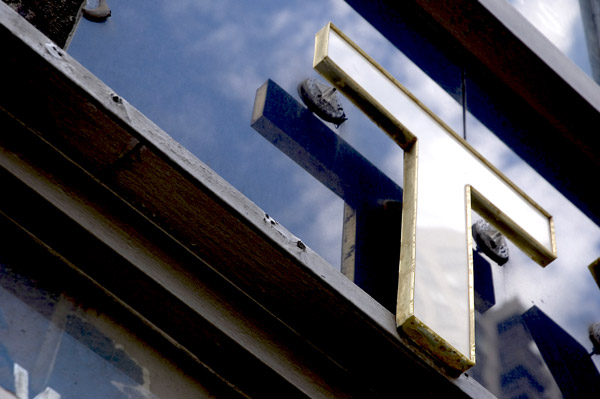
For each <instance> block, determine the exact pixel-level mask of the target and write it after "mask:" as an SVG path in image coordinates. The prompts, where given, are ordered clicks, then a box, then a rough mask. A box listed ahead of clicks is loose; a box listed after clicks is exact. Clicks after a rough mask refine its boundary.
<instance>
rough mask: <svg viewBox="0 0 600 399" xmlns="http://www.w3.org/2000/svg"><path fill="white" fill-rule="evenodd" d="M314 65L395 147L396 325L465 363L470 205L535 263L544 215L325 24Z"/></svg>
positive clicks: (470, 310) (471, 346)
mask: <svg viewBox="0 0 600 399" xmlns="http://www.w3.org/2000/svg"><path fill="white" fill-rule="evenodd" d="M314 68H315V69H316V70H317V71H318V72H319V73H321V74H322V75H323V76H324V77H325V78H326V79H328V80H329V81H330V82H331V83H332V84H333V85H335V86H336V87H337V88H338V89H339V90H340V91H342V92H343V93H344V94H345V95H346V96H347V97H348V98H350V100H351V101H352V102H354V103H355V104H356V105H357V106H358V107H359V108H361V109H362V110H363V112H365V113H366V114H367V115H368V116H369V117H370V118H371V120H373V122H375V123H376V124H377V125H378V126H379V127H381V129H382V130H384V131H385V132H386V133H387V134H388V135H389V136H390V137H391V138H392V139H393V140H394V141H395V142H396V143H397V144H398V145H399V146H400V147H402V148H403V149H404V194H403V195H404V198H403V211H402V226H401V227H402V238H401V253H400V266H399V267H400V273H399V284H398V302H397V311H396V324H397V326H398V328H399V329H401V330H403V331H404V332H405V333H406V334H407V335H408V336H409V337H410V338H411V339H412V340H413V341H414V342H415V343H416V344H417V347H419V348H421V350H422V351H423V353H425V354H426V355H427V356H429V357H432V358H433V359H434V360H436V361H437V362H441V363H442V364H443V365H445V366H447V367H450V368H451V369H453V370H456V371H460V372H462V371H465V370H467V369H468V368H469V367H471V366H473V365H474V364H475V315H474V314H475V311H474V305H473V301H474V300H473V256H472V235H471V224H472V223H471V210H474V211H476V212H477V213H478V214H479V215H480V216H482V217H484V218H485V219H486V220H487V221H488V222H490V223H491V224H492V225H494V226H495V227H496V228H497V229H498V230H500V231H501V232H502V233H503V234H504V235H505V236H506V237H508V238H509V239H510V240H511V241H512V242H513V243H514V244H515V245H517V246H518V247H519V248H521V249H522V250H523V251H524V252H525V253H527V254H528V255H529V256H530V257H531V258H532V259H533V260H535V261H536V262H537V263H539V264H540V265H542V266H545V265H547V264H549V263H550V262H552V261H553V260H554V259H556V244H555V239H554V228H553V222H552V217H551V216H550V215H549V214H548V213H546V212H545V211H544V210H543V209H542V208H541V207H540V206H538V205H537V204H536V203H535V202H534V201H533V200H531V199H530V198H529V197H528V196H527V195H526V194H525V193H524V192H522V191H521V190H519V189H518V188H517V187H516V186H515V185H514V184H513V183H512V182H511V181H509V180H508V179H507V178H506V177H505V176H503V175H502V173H501V172H500V171H498V170H497V169H496V168H495V167H494V166H493V165H491V164H490V163H489V162H488V161H487V160H485V159H484V158H483V157H482V156H481V155H480V154H478V153H477V152H476V151H475V150H474V149H473V148H472V147H471V146H469V144H467V142H465V141H464V140H463V139H462V138H461V137H459V136H458V135H457V134H456V133H455V132H453V131H452V130H451V129H450V128H449V127H448V126H447V125H446V124H444V123H443V122H442V121H441V120H440V119H439V118H438V117H437V116H435V115H434V114H433V113H432V112H431V111H430V110H429V109H427V108H426V107H425V106H424V105H423V104H421V103H420V102H419V101H418V100H417V99H416V98H415V97H414V96H413V95H412V94H411V93H410V92H409V91H408V90H406V88H404V87H403V86H402V85H401V84H400V83H399V82H398V81H397V80H396V79H394V78H393V77H392V76H391V75H390V74H389V73H388V72H387V71H385V70H384V69H383V68H382V67H381V66H380V65H378V64H377V63H376V62H375V61H374V60H372V59H371V58H370V57H369V56H368V55H367V54H366V53H364V52H363V51H362V50H361V49H360V48H359V47H358V46H357V45H356V44H354V43H353V42H352V41H351V40H350V39H348V38H347V37H346V36H345V35H344V34H343V33H342V32H341V31H339V30H338V29H337V28H336V27H335V26H333V25H332V24H331V23H330V24H328V25H327V26H325V28H323V29H322V30H321V31H320V32H319V33H317V37H316V43H315V58H314ZM400 121H402V123H401V122H400ZM444 159H446V160H449V161H442V162H440V160H444Z"/></svg>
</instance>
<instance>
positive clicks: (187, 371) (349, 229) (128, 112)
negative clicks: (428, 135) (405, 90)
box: [0, 0, 600, 399]
mask: <svg viewBox="0 0 600 399" xmlns="http://www.w3.org/2000/svg"><path fill="white" fill-rule="evenodd" d="M6 3H8V4H4V3H0V36H1V37H2V39H1V41H0V42H2V43H3V45H4V52H3V53H4V56H3V60H4V62H3V65H4V67H3V72H2V85H1V87H2V90H1V91H2V94H1V95H0V111H1V112H0V126H1V131H2V134H1V135H0V148H1V151H0V176H1V177H0V181H1V182H2V195H0V225H1V226H2V227H1V228H0V232H1V234H2V245H1V246H0V248H1V249H0V295H1V296H2V300H1V301H0V397H1V398H18V399H24V398H29V397H31V398H40V399H42V398H70V397H85V398H95V397H98V398H100V397H102V398H107V397H109V398H154V397H156V398H164V397H178V398H186V397H240V398H247V397H257V398H263V397H266V398H270V397H274V398H295V397H324V398H331V397H334V398H343V397H364V398H379V397H381V398H389V397H404V396H414V395H418V396H419V397H451V398H453V397H460V398H466V397H471V398H488V397H489V398H493V397H499V398H504V397H507V398H517V397H540V398H560V397H567V398H583V397H596V396H597V394H598V392H599V391H600V377H599V375H598V370H597V364H598V360H597V359H596V355H595V354H594V352H595V350H594V345H595V344H594V341H592V340H590V338H588V327H589V326H592V325H594V323H597V322H600V290H599V287H600V286H599V284H598V280H597V277H596V276H597V274H596V272H597V269H598V262H595V260H596V259H598V257H600V230H599V229H598V226H599V224H600V205H599V203H598V201H597V195H596V190H595V180H596V178H595V176H597V175H598V172H600V156H599V154H600V153H599V151H598V148H600V138H599V136H598V135H597V134H596V133H595V132H596V130H597V129H596V126H598V123H596V122H597V121H598V120H599V119H600V88H599V87H598V86H597V84H596V83H594V81H593V80H592V79H591V78H589V77H588V76H587V75H586V74H585V72H584V71H582V70H581V69H580V68H579V67H577V66H576V65H575V64H573V62H572V61H570V60H569V58H568V57H567V55H565V54H563V53H561V52H560V51H559V50H558V49H557V48H556V47H555V46H554V45H552V44H551V43H550V42H549V41H548V40H547V39H546V38H545V37H544V36H543V35H541V34H540V33H539V32H538V31H537V30H535V29H534V28H533V27H532V26H531V25H530V24H529V23H528V22H527V21H526V20H525V18H523V17H522V16H521V15H520V14H519V13H518V12H517V11H516V10H515V9H513V8H512V6H511V5H510V4H508V3H504V2H497V1H492V0H477V1H452V2H448V1H436V2H430V1H418V0H416V1H411V2H401V4H398V3H399V2H392V1H378V2H371V1H361V0H356V1H354V0H352V1H350V0H347V1H345V2H343V1H332V2H329V3H327V4H317V3H314V4H313V3H311V2H308V3H305V2H299V3H298V4H300V3H302V4H301V6H298V5H297V4H295V3H294V2H290V4H289V5H286V6H282V5H277V6H273V5H267V4H264V5H256V4H255V5H253V6H252V7H251V8H248V9H246V8H245V7H246V6H245V5H239V4H238V5H237V8H236V7H232V5H231V4H229V3H228V2H222V3H217V4H210V3H203V2H198V3H194V4H192V3H193V2H192V3H185V4H184V3H181V4H171V3H168V2H165V3H157V4H155V5H152V6H147V8H144V7H143V6H141V5H140V4H141V3H139V4H138V3H136V2H129V3H128V4H111V3H109V4H108V6H110V7H111V14H110V16H109V17H108V18H107V19H106V18H105V19H102V20H101V21H100V22H98V21H97V20H95V21H88V20H83V19H82V20H80V15H81V9H80V8H79V7H72V5H70V6H69V5H68V4H66V3H65V4H64V7H56V8H54V9H53V10H50V11H49V10H47V9H43V8H42V9H40V8H37V9H36V8H34V7H35V4H38V3H37V2H31V3H30V4H27V2H25V1H23V2H10V1H9V2H6ZM22 3H23V4H22ZM58 3H59V2H56V4H58ZM142 3H144V2H142ZM318 3H320V2H318ZM307 4H308V5H307ZM61 5H62V3H61ZM294 7H295V8H294ZM238 8H239V9H238ZM582 9H584V8H583V7H582ZM32 10H34V11H32ZM36 12H37V14H36ZM46 12H47V13H48V15H47V17H46V16H45V15H44V13H46ZM32 14H35V16H36V17H37V18H38V19H37V20H39V18H41V19H43V20H47V19H52V18H58V19H59V20H63V21H70V24H69V23H67V24H66V25H65V27H64V28H63V29H62V31H61V32H60V34H59V33H53V32H52V31H50V30H45V29H42V28H43V27H44V26H46V25H45V24H43V23H41V22H40V23H36V21H37V20H36V19H34V18H33V17H32ZM23 17H27V19H26V18H23ZM330 20H331V21H334V22H335V23H336V24H337V26H339V27H340V28H341V29H342V30H343V31H344V32H346V33H347V34H348V35H349V36H352V37H353V38H354V39H355V40H356V41H357V42H358V41H360V43H359V44H360V45H361V46H363V48H364V49H365V51H366V52H368V53H369V55H370V56H371V57H373V59H376V60H378V62H380V63H381V64H382V65H384V66H385V67H386V68H389V69H390V71H392V73H393V74H395V75H394V76H395V77H396V78H397V79H398V80H400V81H401V82H402V84H404V85H406V86H407V87H409V89H410V90H412V91H413V92H415V93H416V95H417V96H418V97H419V98H422V99H423V101H424V102H425V103H426V104H427V106H428V107H430V108H431V109H432V110H433V112H434V113H435V114H436V115H437V116H438V117H439V118H441V119H442V120H444V121H447V123H448V124H449V125H450V126H451V128H452V129H454V130H456V131H457V132H459V133H462V134H463V137H464V138H465V140H466V141H467V142H469V143H471V145H473V146H474V147H475V148H476V149H477V150H478V151H481V152H482V153H483V154H484V156H486V157H488V158H490V161H491V162H492V163H493V164H494V165H495V166H496V167H498V168H499V169H500V170H501V171H502V173H505V174H507V175H508V176H509V178H511V179H513V180H514V181H515V182H516V184H517V185H520V186H521V188H522V189H523V190H524V191H525V192H527V193H528V194H529V195H531V196H533V197H534V200H535V201H537V202H540V203H541V205H542V206H544V207H545V208H547V209H548V210H549V212H550V213H552V214H553V216H554V223H555V227H556V230H557V246H558V250H557V253H558V259H557V261H556V262H554V263H551V264H550V265H548V266H546V267H545V268H540V267H539V266H537V265H535V263H534V262H532V261H530V260H529V259H528V257H527V256H522V254H520V253H519V251H518V249H516V247H514V246H512V244H510V246H509V253H510V255H509V260H508V263H507V264H505V265H504V266H499V265H498V264H496V262H495V261H494V260H492V259H491V258H490V257H489V256H487V255H484V254H482V250H481V249H482V248H480V247H477V251H475V252H474V254H473V255H472V256H473V257H474V261H473V268H474V273H473V274H474V281H473V285H474V291H473V292H474V308H475V311H474V317H475V338H474V341H475V358H476V365H475V366H474V367H471V368H468V369H467V370H461V371H460V372H456V370H454V369H452V368H451V367H448V365H447V364H444V362H440V359H439V358H436V357H435V356H434V357H432V356H429V355H427V353H424V352H423V350H422V347H421V346H420V345H419V344H418V343H415V342H414V341H413V340H411V338H410V337H409V336H407V335H406V334H404V333H403V331H402V329H398V328H397V325H396V321H395V317H394V316H395V315H394V308H395V304H394V300H395V295H396V291H395V289H396V285H397V284H396V281H394V278H395V277H394V274H393V273H394V272H395V273H396V274H397V268H396V266H397V263H398V258H399V255H398V250H399V249H400V243H399V241H398V240H399V235H400V234H401V233H402V232H401V231H400V230H399V228H398V226H399V223H398V219H397V218H398V217H399V216H400V214H401V213H402V209H399V208H398V203H400V201H399V199H398V198H394V201H392V202H390V201H387V202H386V200H390V198H391V196H392V194H388V193H387V192H386V194H385V195H384V196H383V197H377V199H375V200H373V201H374V203H377V204H378V205H377V206H380V207H377V206H375V205H374V206H373V207H367V206H365V207H364V208H361V207H360V206H358V205H356V204H355V203H354V202H353V201H357V199H356V198H357V197H359V196H360V195H362V194H360V193H364V192H366V191H368V190H367V188H366V185H367V183H361V184H360V185H359V186H358V190H357V193H354V192H352V193H350V188H349V187H350V185H349V184H350V183H348V184H346V183H345V182H346V181H348V180H350V181H359V176H362V175H361V173H362V172H361V171H364V170H368V172H365V177H364V179H365V180H364V181H365V182H368V181H372V179H375V177H377V178H378V179H379V178H380V177H381V176H384V175H386V176H389V178H387V177H385V178H384V177H381V179H382V180H381V181H386V182H387V181H388V180H390V181H391V182H390V183H389V187H392V188H391V189H390V190H391V191H390V192H394V193H402V187H401V186H402V176H401V175H402V172H398V170H401V168H398V167H397V166H398V162H397V160H398V159H400V160H402V155H403V152H402V149H400V148H396V147H397V146H395V145H391V144H390V143H389V142H388V141H385V140H387V138H386V137H385V135H384V134H382V133H381V132H380V131H379V128H378V127H377V126H376V124H373V123H372V122H371V121H370V120H369V119H367V118H365V117H364V116H362V114H361V112H360V111H359V110H356V109H355V108H354V107H353V106H352V104H350V103H349V102H347V101H346V100H343V104H342V105H343V107H344V110H345V111H346V115H347V116H348V121H345V122H343V124H342V125H340V126H339V127H335V126H332V125H331V124H327V123H324V122H323V121H320V120H318V119H317V118H316V117H315V116H313V115H312V114H310V113H308V111H306V110H305V108H304V106H303V105H302V103H301V101H300V98H299V96H298V95H296V93H295V89H296V86H297V85H298V83H299V82H300V81H301V80H302V79H304V78H305V77H306V76H310V75H311V74H313V73H314V72H313V71H312V68H311V62H312V46H313V43H314V42H313V38H314V35H315V34H316V33H317V31H318V29H320V28H321V27H322V26H323V25H324V24H325V23H326V22H327V21H330ZM29 21H31V23H30V22H29ZM338 21H339V22H338ZM32 23H33V24H37V25H38V28H39V29H37V28H36V27H35V26H34V25H32ZM56 26H58V25H56ZM315 27H316V28H315ZM72 32H74V33H72ZM55 34H56V37H54V36H53V35H55ZM181 43H184V44H185V47H181V48H180V47H178V46H179V44H181ZM380 44H381V46H379V45H380ZM307 49H308V50H307ZM590 51H592V50H590ZM591 58H593V57H591ZM408 64H411V65H414V68H413V67H412V66H411V67H410V68H406V69H405V68H404V67H405V65H408ZM306 65H307V66H306ZM254 67H255V68H254ZM411 68H413V69H411ZM418 71H419V72H418ZM315 76H316V75H315ZM415 76H419V77H421V76H422V78H419V79H421V80H415ZM265 81H270V82H273V83H274V85H273V86H269V87H275V84H276V87H277V89H276V90H277V93H279V94H280V95H281V96H283V97H281V98H286V99H289V100H285V101H283V100H281V99H280V100H277V102H276V105H278V108H276V109H275V111H274V116H273V117H271V119H269V121H270V122H273V123H275V122H274V119H277V118H280V122H281V123H282V124H283V125H280V126H283V127H280V128H279V129H280V130H281V132H283V131H286V132H289V131H294V129H296V130H297V131H298V137H299V138H298V139H295V140H296V141H285V140H291V139H290V138H289V137H292V136H291V134H290V136H284V135H282V134H280V133H278V135H277V136H273V137H269V136H268V132H266V133H265V130H264V129H263V130H262V131H260V129H259V128H258V127H257V125H256V119H255V118H254V115H256V105H255V104H256V103H257V101H258V100H257V99H258V97H259V96H256V97H255V93H256V90H257V89H259V87H262V83H264V82H265ZM275 82H276V83H275ZM434 86H435V88H434ZM259 91H260V90H259ZM249 92H250V95H249ZM428 92H431V93H433V95H431V96H430V97H431V98H433V100H432V99H430V97H428V96H427V93H428ZM290 93H291V94H290ZM440 93H441V94H440ZM286 96H287V97H286ZM444 96H446V97H444ZM442 97H443V98H444V99H443V100H442V102H440V103H436V102H435V99H436V98H442ZM284 104H285V106H284ZM253 107H254V110H253ZM253 112H254V114H253ZM262 115H266V112H263V114H262ZM251 116H252V117H251ZM251 119H252V120H251ZM238 120H239V121H241V122H238ZM375 122H376V123H377V122H378V121H377V120H375ZM251 124H253V126H251ZM159 126H160V127H159ZM163 129H164V130H163ZM256 131H259V132H260V133H261V135H262V137H261V135H259V134H256ZM363 131H364V132H366V133H367V134H366V136H365V137H363V136H360V135H359V134H358V132H363ZM271 132H272V130H271ZM316 132H319V133H318V134H316ZM482 132H484V133H482ZM303 137H309V138H310V137H312V138H314V139H315V140H316V141H315V142H314V143H313V142H312V141H301V140H304V139H303ZM340 137H341V138H343V139H344V140H341V139H340ZM265 138H266V139H267V140H265ZM312 138H311V140H312ZM488 138H489V139H490V140H497V141H487V140H488ZM329 139H331V140H332V141H331V142H329V141H326V140H329ZM281 143H284V144H281ZM331 143H334V144H331ZM487 143H492V144H487ZM328 145H334V146H335V148H336V152H334V154H333V155H329V156H328V155H327V154H326V151H325V150H324V149H326V148H328V147H327V146H328ZM486 146H489V148H488V147H486ZM500 147H501V148H505V147H506V151H505V150H503V151H505V152H495V150H496V149H497V148H500ZM490 148H491V149H490ZM290 149H291V150H290ZM286 151H287V152H286ZM388 151H390V152H389V153H388ZM298 154H299V155H298ZM347 154H351V156H347ZM361 154H362V155H361ZM363 155H364V157H363ZM288 157H289V158H292V160H289V159H288ZM328 157H329V158H328ZM344 157H345V158H344ZM342 158H343V159H344V161H343V164H342V167H341V168H338V166H339V164H336V163H335V162H340V161H339V160H340V159H342ZM367 159H368V160H367ZM329 161H331V162H333V163H331V164H328V162H329ZM457 161H458V160H457ZM401 162H402V161H400V164H401ZM356 165H359V166H358V167H359V169H358V171H353V172H352V173H349V174H347V175H346V174H344V173H345V172H343V171H344V169H350V168H351V167H355V166H356ZM441 167H443V165H442V166H441ZM305 171H308V173H306V172H305ZM531 176H533V177H531ZM360 178H363V177H360ZM369 179H371V180H369ZM360 181H361V182H362V180H360ZM377 181H378V182H379V180H377ZM383 184H384V183H377V184H375V185H374V187H375V188H374V189H373V191H374V192H381V190H383V189H382V187H383ZM385 184H388V183H385ZM362 188H364V190H363V189H362ZM404 189H406V188H404ZM369 190H370V188H369ZM321 193H326V194H321ZM332 193H333V194H332ZM393 195H396V194H393ZM436 195H438V196H441V197H443V196H444V195H445V192H444V191H443V189H442V188H440V191H439V192H437V193H436ZM361 198H362V197H361ZM369 200H372V199H369ZM379 200H382V203H378V202H377V201H379ZM555 200H556V201H555ZM394 204H396V205H394ZM565 204H566V205H565ZM400 205H401V203H400ZM328 212H329V213H328ZM330 214H333V215H334V216H331V215H330ZM374 237H375V238H374ZM430 238H431V239H432V240H435V239H436V236H434V235H433V234H432V235H431V236H430ZM438 241H439V240H438ZM332 242H335V244H331V243H332ZM365 243H368V244H365ZM441 244H443V242H442V243H441ZM440 247H443V245H440ZM340 253H341V254H342V256H341V260H340ZM332 254H333V255H332ZM432 256H433V254H432ZM390 264H391V265H392V266H391V270H392V274H391V275H392V278H391V279H390V277H389V276H390V274H387V273H388V272H389V270H390V268H386V267H385V265H390ZM363 272H364V276H366V277H364V278H363V279H362V280H361V278H362V277H361V276H363V274H360V273H363ZM382 276H384V277H382ZM381 280H383V281H381ZM396 280H397V278H396ZM373 281H375V282H373ZM390 281H392V283H391V288H390V284H389V283H390ZM390 293H391V299H390ZM431 295H432V296H433V295H435V293H434V292H432V293H431ZM598 345H599V346H600V344H598ZM415 392H416V393H415Z"/></svg>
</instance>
